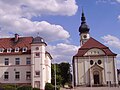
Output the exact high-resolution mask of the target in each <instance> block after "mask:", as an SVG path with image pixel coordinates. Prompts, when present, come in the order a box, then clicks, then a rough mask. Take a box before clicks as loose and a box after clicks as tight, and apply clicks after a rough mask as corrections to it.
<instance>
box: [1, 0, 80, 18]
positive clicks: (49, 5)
mask: <svg viewBox="0 0 120 90" xmlns="http://www.w3.org/2000/svg"><path fill="white" fill-rule="evenodd" d="M0 6H1V7H2V8H1V9H2V10H4V12H5V13H6V14H11V15H13V14H16V15H20V16H23V17H27V18H30V17H32V16H41V15H43V14H47V15H68V16H72V15H74V14H75V13H76V12H77V9H78V6H77V5H76V1H75V0H11V1H9V0H1V1H0Z"/></svg>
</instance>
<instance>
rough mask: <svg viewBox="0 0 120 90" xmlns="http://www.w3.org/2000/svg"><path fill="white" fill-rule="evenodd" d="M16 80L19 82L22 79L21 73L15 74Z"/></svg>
mask: <svg viewBox="0 0 120 90" xmlns="http://www.w3.org/2000/svg"><path fill="white" fill-rule="evenodd" d="M15 79H16V80H19V79H20V72H15Z"/></svg>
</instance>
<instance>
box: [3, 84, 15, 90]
mask: <svg viewBox="0 0 120 90" xmlns="http://www.w3.org/2000/svg"><path fill="white" fill-rule="evenodd" d="M2 88H3V90H15V85H3V86H2Z"/></svg>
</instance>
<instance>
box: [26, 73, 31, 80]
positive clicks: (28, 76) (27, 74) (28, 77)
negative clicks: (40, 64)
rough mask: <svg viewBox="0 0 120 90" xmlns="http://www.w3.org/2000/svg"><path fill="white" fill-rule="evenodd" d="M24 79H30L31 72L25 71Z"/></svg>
mask: <svg viewBox="0 0 120 90" xmlns="http://www.w3.org/2000/svg"><path fill="white" fill-rule="evenodd" d="M26 80H31V72H30V71H26Z"/></svg>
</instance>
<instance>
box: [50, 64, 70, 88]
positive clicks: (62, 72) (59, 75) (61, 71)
mask: <svg viewBox="0 0 120 90" xmlns="http://www.w3.org/2000/svg"><path fill="white" fill-rule="evenodd" d="M51 67H52V68H51V76H52V79H51V83H52V84H53V85H55V70H56V84H57V85H63V86H64V85H65V83H71V77H72V74H71V72H70V64H69V63H64V62H62V63H60V64H52V65H51Z"/></svg>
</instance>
